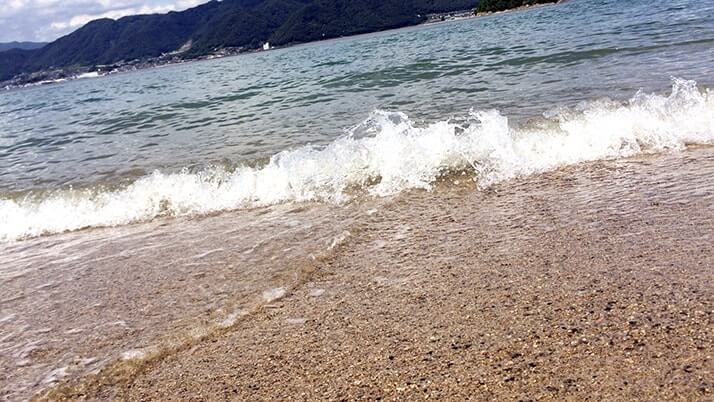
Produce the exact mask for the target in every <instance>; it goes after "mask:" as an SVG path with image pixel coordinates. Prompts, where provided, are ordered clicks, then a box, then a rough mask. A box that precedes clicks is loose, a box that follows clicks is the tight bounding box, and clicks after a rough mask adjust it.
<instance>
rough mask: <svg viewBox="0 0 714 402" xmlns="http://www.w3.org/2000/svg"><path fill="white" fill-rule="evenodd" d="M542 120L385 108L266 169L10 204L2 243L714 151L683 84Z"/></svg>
mask: <svg viewBox="0 0 714 402" xmlns="http://www.w3.org/2000/svg"><path fill="white" fill-rule="evenodd" d="M544 117H545V118H544V119H542V121H540V122H539V123H538V124H532V125H529V126H524V127H520V128H519V127H513V126H512V125H509V122H508V118H507V117H505V116H503V115H502V114H501V113H499V112H498V111H495V110H486V111H472V112H471V113H470V114H469V115H468V116H467V118H465V119H462V120H460V121H458V122H457V121H454V120H447V121H438V122H435V123H432V124H429V125H427V126H423V127H420V126H417V125H416V124H415V123H414V122H412V121H411V120H410V119H409V118H408V117H407V116H406V115H404V114H403V113H395V112H384V111H377V112H375V113H373V115H372V116H370V117H369V118H368V119H367V120H366V121H365V122H364V123H363V124H361V125H360V126H359V127H358V128H357V129H355V131H354V132H353V133H352V134H350V135H347V136H344V137H342V138H339V139H337V140H335V141H334V142H332V143H331V144H329V145H327V146H326V147H322V148H318V147H313V146H306V147H302V148H298V149H294V150H288V151H284V152H280V153H278V154H276V155H274V156H273V157H272V158H271V159H270V161H269V162H268V163H267V164H266V165H265V166H263V167H258V168H251V167H242V168H238V169H236V170H235V171H225V170H223V169H214V170H211V171H206V172H204V173H189V172H182V173H175V174H165V173H161V172H154V173H153V174H151V175H149V176H146V177H144V178H141V179H139V180H137V181H135V182H134V183H133V184H131V185H129V186H128V187H126V188H124V189H121V190H116V191H100V190H95V191H89V190H87V191H78V190H65V191H61V192H55V193H54V194H52V195H49V196H46V197H44V198H43V199H41V200H39V201H37V200H36V199H35V198H30V197H28V198H26V199H24V200H10V199H0V222H2V224H1V225H0V239H1V240H5V241H7V240H14V239H19V238H25V237H32V236H38V235H42V234H48V233H57V232H63V231H69V230H76V229H80V228H84V227H92V226H113V225H121V224H126V223H130V222H137V221H145V220H150V219H152V218H154V217H157V216H161V215H190V214H205V213H210V212H215V211H221V210H230V209H240V208H245V207H256V206H265V205H271V204H276V203H283V202H291V201H322V202H336V203H340V202H344V201H346V200H348V199H349V197H350V196H349V194H353V193H354V192H351V191H349V190H351V189H358V192H363V193H368V194H371V195H375V196H384V195H390V194H395V193H398V192H400V191H403V190H405V189H413V188H422V189H430V188H431V186H432V185H433V183H434V181H435V180H436V179H437V178H439V177H440V176H441V175H443V174H444V173H446V172H453V171H459V170H471V171H475V176H474V177H475V178H476V180H477V181H478V183H479V185H480V186H482V187H487V186H489V185H492V184H494V183H498V182H500V181H503V180H508V179H511V178H515V177H519V176H525V175H529V174H533V173H538V172H543V171H547V170H552V169H555V168H558V167H561V166H566V165H571V164H575V163H580V162H585V161H593V160H599V159H611V158H619V157H627V156H632V155H635V154H640V153H652V152H661V151H666V150H678V149H682V148H684V147H685V145H687V144H711V143H714V99H713V98H712V96H711V95H710V93H709V91H708V90H699V89H698V88H697V87H696V83H694V82H691V81H684V80H678V79H675V80H674V83H673V87H672V92H671V94H670V95H668V96H663V95H657V94H646V93H638V94H636V95H635V96H634V97H633V98H632V99H631V100H629V101H628V102H624V103H623V102H614V101H609V100H599V101H595V102H589V103H583V104H582V105H579V106H578V107H576V108H568V109H558V110H554V111H550V112H548V113H546V114H545V116H544ZM357 132H359V133H360V135H357V134H356V133H357Z"/></svg>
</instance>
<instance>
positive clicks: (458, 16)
mask: <svg viewBox="0 0 714 402" xmlns="http://www.w3.org/2000/svg"><path fill="white" fill-rule="evenodd" d="M562 2H563V0H561V1H559V2H557V3H551V4H536V5H531V6H521V7H516V8H513V9H509V10H504V11H498V12H489V13H479V14H476V13H474V11H473V10H462V11H454V12H448V13H439V14H430V15H428V16H427V19H426V20H425V21H424V22H422V23H420V24H416V25H409V26H404V27H399V28H388V29H384V30H380V31H374V32H368V33H361V34H356V35H348V36H341V37H335V38H328V39H324V40H317V41H312V42H302V43H295V44H287V45H283V46H275V47H271V48H270V50H267V51H272V50H279V49H287V48H291V47H295V46H301V45H309V44H315V43H322V42H325V41H330V40H339V39H343V38H352V37H360V36H363V35H373V34H378V33H382V32H390V31H397V30H402V29H409V28H414V27H420V26H429V25H435V24H442V23H449V22H457V21H464V20H469V19H473V18H480V17H489V16H495V15H501V14H505V13H512V12H518V11H525V10H530V9H535V8H542V7H549V6H554V5H558V4H561V3H562ZM264 51H266V50H262V49H250V50H244V49H234V48H225V49H221V50H219V51H217V52H216V53H212V54H207V55H203V56H199V57H195V58H190V59H184V58H180V57H172V58H169V59H167V60H162V58H164V57H165V56H171V55H165V56H160V57H157V58H148V59H145V60H140V61H129V62H121V63H118V64H121V66H120V67H119V68H115V69H112V70H110V71H104V72H102V71H101V70H96V69H92V68H89V67H81V68H79V69H77V70H76V71H72V72H67V71H64V70H62V69H60V70H53V71H40V72H37V73H33V74H31V75H39V76H44V78H41V79H40V80H38V81H34V80H33V81H27V80H24V81H23V80H18V79H17V78H15V79H13V80H9V81H5V82H0V90H3V91H11V90H17V89H24V88H34V87H38V86H46V85H53V84H58V83H64V82H68V81H76V80H79V79H83V78H85V77H84V76H86V75H87V74H95V73H96V74H97V77H98V78H101V77H106V76H112V75H116V74H124V73H131V72H134V71H142V70H149V69H154V68H159V67H165V66H172V65H181V64H187V63H194V62H201V61H207V60H214V59H222V58H229V57H237V56H245V55H247V54H256V53H261V52H264ZM14 82H16V83H14Z"/></svg>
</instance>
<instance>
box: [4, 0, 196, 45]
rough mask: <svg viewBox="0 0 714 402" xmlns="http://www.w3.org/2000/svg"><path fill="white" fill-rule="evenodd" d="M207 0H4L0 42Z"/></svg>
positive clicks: (52, 35)
mask: <svg viewBox="0 0 714 402" xmlns="http://www.w3.org/2000/svg"><path fill="white" fill-rule="evenodd" d="M206 1H208V0H0V27H2V29H0V42H7V41H13V40H33V41H51V40H54V39H56V38H58V37H60V36H62V35H65V34H67V33H69V32H71V31H74V30H75V29H77V28H79V27H81V26H83V25H84V24H86V23H87V22H89V21H92V20H95V19H98V18H112V19H118V18H121V17H125V16H127V15H135V14H154V13H166V12H169V11H179V10H184V9H186V8H190V7H194V6H197V5H199V4H201V3H205V2H206ZM3 3H4V4H3Z"/></svg>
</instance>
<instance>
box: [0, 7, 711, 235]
mask: <svg viewBox="0 0 714 402" xmlns="http://www.w3.org/2000/svg"><path fill="white" fill-rule="evenodd" d="M712 7H714V6H712V4H711V3H710V2H699V1H692V0H678V1H674V2H666V3H662V2H654V3H653V2H646V1H640V0H637V1H628V2H625V3H623V2H617V1H614V0H613V1H607V0H597V1H585V0H576V1H570V2H567V3H565V4H562V5H559V6H557V7H543V8H539V9H533V10H528V11H524V12H516V13H510V14H504V15H496V16H490V17H485V18H476V19H469V20H464V21H458V22H453V23H445V24H435V25H429V26H419V27H414V28H409V29H404V30H397V31H390V32H384V33H377V34H371V35H365V36H358V37H351V38H344V39H339V40H332V41H326V42H320V43H312V44H307V45H303V46H297V47H293V48H287V49H279V50H275V51H271V52H262V53H255V54H250V55H245V56H240V57H233V58H228V59H221V60H211V61H205V62H199V63H189V64H185V65H179V66H169V67H162V68H157V69H152V70H145V71H139V72H134V73H128V74H120V75H115V76H111V77H104V78H97V79H84V80H79V81H75V82H70V83H63V84H60V85H50V86H46V87H39V88H31V89H24V90H13V91H9V92H7V91H6V92H3V93H0V197H2V198H5V201H2V198H0V217H7V216H17V215H18V214H19V215H24V216H25V217H23V218H22V220H23V221H29V220H33V219H34V220H39V221H41V223H35V224H32V225H30V226H31V227H28V225H23V223H22V222H20V223H12V224H9V226H13V227H12V228H10V229H9V230H8V228H3V230H2V231H0V237H4V238H6V239H12V238H18V237H24V236H35V235H38V234H42V233H52V232H57V231H63V230H72V229H76V228H79V227H84V226H102V225H117V224H125V223H128V222H132V221H137V220H147V219H151V218H153V217H155V216H157V215H160V214H161V213H162V212H165V210H166V209H168V210H169V211H168V212H170V213H172V214H194V213H206V212H212V211H216V210H226V209H235V208H242V207H246V206H255V205H256V204H260V205H263V204H272V203H275V202H284V201H290V200H294V199H314V200H325V199H341V198H343V197H342V193H343V188H345V187H354V186H362V185H364V184H365V183H371V182H374V181H378V180H380V179H384V176H385V175H389V174H390V173H391V171H393V170H395V169H400V170H401V172H399V175H400V180H401V181H403V182H404V183H402V184H400V185H396V186H391V187H393V188H390V190H389V191H390V192H396V191H401V190H403V189H405V188H411V187H414V186H415V185H414V184H415V183H416V186H417V187H418V186H422V187H423V183H422V182H428V181H429V180H431V179H432V177H431V176H433V175H434V173H433V172H430V173H428V174H427V175H426V177H425V176H424V175H423V172H411V171H410V169H411V168H412V165H422V164H426V165H433V166H431V170H432V171H441V170H448V169H456V170H458V169H460V168H462V167H463V166H460V165H463V164H466V165H467V166H468V165H471V166H474V165H480V164H481V163H482V158H483V157H484V155H482V153H476V154H472V153H469V149H468V147H467V148H465V149H460V148H459V149H457V151H458V152H457V153H462V154H466V155H465V156H466V157H465V158H462V159H468V160H467V161H454V160H442V159H440V157H439V156H438V155H436V156H435V155H430V154H428V153H427V154H425V155H413V154H408V153H409V152H412V153H413V152H415V151H414V150H413V149H412V148H413V147H409V146H405V147H403V152H402V153H395V154H394V155H390V156H391V160H389V161H386V160H376V161H375V159H380V158H381V156H380V155H377V156H376V157H373V155H370V154H367V155H366V156H365V153H368V152H369V151H363V150H360V149H357V150H354V149H348V150H345V151H344V152H341V150H336V151H337V152H340V153H339V154H337V155H335V154H329V155H324V154H323V158H324V159H326V160H320V157H319V156H318V157H315V158H313V157H312V150H313V148H306V145H308V144H312V145H315V146H317V148H318V149H321V148H322V147H325V146H329V144H332V146H333V147H334V146H335V145H334V144H335V142H334V141H335V140H336V139H338V138H344V136H345V135H351V136H353V137H355V138H360V137H364V136H368V137H374V136H376V135H377V134H378V133H379V132H380V131H385V130H388V129H390V127H389V126H387V127H385V124H386V123H385V122H383V121H379V120H380V116H384V115H385V114H386V113H392V115H391V116H392V117H391V118H390V119H391V121H392V123H394V122H395V120H398V121H397V122H396V123H399V122H404V121H408V123H409V124H410V125H413V126H414V127H417V128H424V127H429V126H430V125H442V126H443V127H439V128H437V130H438V131H439V133H438V135H432V136H431V138H430V139H427V140H425V141H424V142H429V141H432V142H434V141H441V140H442V138H441V137H443V136H459V135H460V133H461V132H460V129H461V127H462V126H463V127H466V129H467V131H468V128H469V127H476V126H479V125H481V126H483V127H482V129H481V130H479V129H478V127H477V128H476V129H473V130H471V131H468V132H467V134H468V135H465V136H464V137H469V136H470V137H472V139H473V141H475V142H479V143H481V142H483V141H488V140H487V139H483V141H482V138H481V137H484V136H488V135H494V134H492V133H483V132H482V131H489V132H490V131H492V129H495V130H498V131H500V132H505V135H506V136H511V137H514V136H520V135H521V134H522V133H523V135H525V134H527V133H528V132H531V131H535V135H534V137H533V138H534V139H533V140H532V141H539V140H540V138H542V137H543V136H554V135H557V134H558V131H559V130H560V129H562V128H563V121H566V122H570V123H568V124H570V125H571V126H572V125H577V124H579V122H580V121H582V120H583V119H586V120H587V119H589V117H590V116H588V113H589V114H590V115H592V114H596V113H601V114H606V113H608V111H611V110H612V109H614V108H615V105H613V104H609V103H607V102H602V101H601V100H602V99H603V98H609V99H614V100H616V101H618V102H626V101H627V100H629V99H631V98H632V97H634V96H636V93H637V91H638V90H642V91H644V92H645V93H657V94H660V95H666V94H667V93H668V92H669V91H671V88H672V83H671V77H680V78H682V79H687V80H692V81H695V82H697V83H698V85H699V87H700V89H702V88H706V87H708V86H710V84H711V83H712V80H711V60H712V59H713V58H714V17H713V16H714V9H713V8H712ZM690 95H691V90H690ZM702 96H704V95H702ZM684 98H685V97H681V98H680V100H682V99H684ZM581 102H589V103H588V104H587V105H586V106H583V105H582V104H581ZM677 102H679V100H678V101H677ZM704 103H706V105H704V106H703V107H700V108H699V109H696V110H695V109H693V108H692V107H691V106H692V105H686V104H685V105H680V104H676V105H674V104H672V105H667V106H666V107H667V108H668V110H665V111H661V110H655V111H653V113H656V114H661V113H662V112H664V113H668V112H669V113H671V115H670V116H666V115H665V116H657V117H659V118H661V120H662V121H660V122H658V123H663V124H665V125H667V126H668V129H669V130H670V131H673V132H674V131H682V132H683V134H682V135H683V136H684V138H674V139H672V138H670V139H667V141H668V142H669V145H672V143H673V142H689V141H693V142H699V141H703V142H709V141H711V137H710V135H711V130H709V129H710V127H711V125H712V122H711V121H712V117H711V116H712V113H713V112H712V106H711V103H710V101H704ZM625 106H626V107H627V106H628V105H627V104H625ZM649 108H650V109H656V108H657V105H654V104H651V105H650V107H649ZM375 110H379V111H382V112H378V113H376V114H375ZM470 110H473V111H475V112H477V113H470V112H469V111H470ZM490 110H498V112H499V115H498V116H496V115H494V114H493V113H491V112H488V111H490ZM478 111H483V112H478ZM692 114H696V115H702V114H703V115H702V116H699V119H700V125H699V126H698V127H691V126H690V125H686V124H685V125H683V124H684V122H686V121H687V120H688V119H689V116H690V115H692ZM406 116H408V117H409V119H408V120H407V118H406ZM501 116H503V117H505V118H507V120H505V119H503V118H502V117H501ZM617 117H618V116H609V120H608V121H600V120H595V119H590V120H593V121H591V123H592V124H591V125H590V126H588V127H585V128H584V130H585V131H584V132H578V133H577V134H578V135H579V136H580V137H584V138H586V140H587V139H589V138H593V137H594V136H595V134H594V133H593V131H596V130H597V128H598V127H603V126H606V127H608V128H610V127H612V125H611V124H610V123H611V122H610V120H613V119H614V118H617ZM620 117H621V118H622V119H621V120H620V121H619V122H617V124H619V126H617V127H613V128H617V129H625V130H627V129H628V128H630V129H631V131H634V133H625V134H622V135H623V136H627V135H628V134H631V135H629V136H630V137H637V136H638V135H639V132H640V131H650V132H646V133H644V136H645V137H648V138H645V139H644V140H642V139H640V138H635V139H634V140H635V141H644V142H645V143H647V144H648V145H651V144H650V141H649V137H652V136H653V133H652V131H656V130H659V128H658V127H654V128H652V127H643V126H642V124H641V123H642V121H644V120H648V119H650V118H652V117H653V116H651V115H648V114H647V113H646V112H645V113H634V112H633V113H630V115H626V116H620ZM657 117H655V118H657ZM604 118H608V116H605V117H604ZM447 122H448V124H447ZM454 126H458V128H454ZM524 127H525V129H524ZM565 129H566V130H567V128H565ZM576 129H577V128H576ZM474 131H475V132H474ZM508 131H510V132H508ZM524 131H525V133H524ZM702 131H704V132H702ZM618 134H619V133H618ZM618 134H616V135H618ZM655 134H658V133H655ZM691 134H696V136H695V137H696V138H693V136H692V135H691ZM427 137H428V136H427ZM631 140H632V139H631V138H625V139H623V138H613V139H612V143H610V144H608V145H609V146H610V147H617V146H618V143H619V142H628V141H631ZM385 141H386V140H385ZM385 141H382V142H379V143H378V144H375V146H376V147H378V148H379V149H388V148H389V147H390V146H391V143H389V142H388V141H387V142H385ZM395 141H396V140H395ZM503 141H506V142H507V138H502V139H498V142H497V143H496V144H493V148H494V151H495V152H501V151H502V150H501V149H500V148H499V147H500V146H506V147H507V146H508V144H507V143H506V144H502V143H501V142H503ZM525 141H528V140H525ZM425 145H426V146H430V145H429V144H425ZM576 145H577V144H576ZM660 145H661V144H656V145H655V146H653V148H655V149H656V148H658V147H660ZM338 146H339V145H338ZM456 146H457V147H464V146H465V145H462V144H456ZM585 146H587V144H585ZM358 148H359V147H358ZM288 149H293V150H298V152H297V153H293V154H291V157H290V158H282V160H281V162H282V165H283V166H282V169H283V170H284V171H278V172H276V174H278V175H279V177H275V175H272V174H270V173H271V172H265V171H261V170H256V169H248V167H255V166H258V167H261V166H264V165H265V164H266V163H267V162H268V159H269V158H270V157H271V156H275V155H276V154H277V153H279V152H281V151H284V150H288ZM507 151H508V150H506V152H507ZM567 152H570V153H573V154H578V153H581V152H582V153H591V154H592V153H593V152H591V150H590V149H582V150H581V149H579V148H577V147H576V148H571V149H568V150H567ZM612 156H617V155H613V154H612V152H609V151H607V150H600V151H599V153H596V154H592V155H590V156H589V157H590V158H596V159H597V158H607V157H612ZM364 158H368V159H370V160H369V161H363V160H360V161H358V162H357V163H356V165H355V166H347V167H346V168H344V169H343V171H340V172H337V173H334V172H331V171H332V170H333V169H334V168H335V165H339V164H340V163H343V164H347V163H355V159H364ZM415 158H416V159H415ZM286 159H290V160H287V161H286ZM382 159H383V158H382ZM451 159H453V158H451ZM335 160H337V161H340V162H337V163H332V161H335ZM464 162H466V163H464ZM572 162H577V160H561V161H558V164H559V165H562V164H568V163H572ZM517 163H519V164H521V166H518V167H515V170H519V171H523V172H528V171H531V170H539V169H538V168H535V169H534V168H533V167H532V166H530V165H529V164H530V163H531V161H530V160H522V161H518V162H517ZM311 164H312V165H311ZM535 164H536V165H538V163H535ZM296 165H299V166H296ZM243 170H248V172H247V173H245V174H239V175H238V176H241V177H240V178H236V177H233V176H231V174H232V173H234V172H236V171H239V172H240V171H243ZM278 170H280V169H278ZM179 172H184V173H185V174H186V175H188V177H179V176H166V175H170V174H176V173H179ZM261 172H262V173H261ZM325 175H328V176H330V177H325ZM227 176H228V177H227ZM142 180H143V181H144V182H148V183H147V185H148V186H150V187H151V188H152V189H154V190H153V191H146V190H144V189H141V188H130V189H129V192H130V193H131V194H127V193H125V194H123V196H119V197H114V196H113V194H111V193H112V192H115V191H121V190H125V189H126V188H127V186H131V185H132V184H133V183H137V181H138V182H142ZM255 180H263V183H264V184H265V185H266V186H270V188H267V189H266V188H259V187H256V184H255V183H254V181H255ZM227 181H228V182H232V184H233V186H232V187H231V188H230V189H222V190H220V191H218V194H215V192H214V193H212V196H211V199H205V197H204V198H202V197H201V193H203V192H204V191H206V190H205V189H204V187H209V188H211V187H216V185H217V184H216V182H220V183H224V182H227ZM286 182H290V183H289V184H290V186H291V189H292V193H291V194H286V191H285V186H286V184H285V183H286ZM68 186H72V187H73V188H74V191H68ZM139 187H141V185H139ZM273 187H274V188H273ZM325 187H327V188H325ZM172 188H173V189H177V188H178V189H181V191H182V192H183V193H189V194H190V195H189V196H188V198H189V199H188V200H182V199H177V198H180V197H178V196H177V195H176V194H174V193H173V192H172V191H171V189H172ZM207 191H209V192H210V189H209V190H207ZM107 194H109V195H107ZM216 198H218V199H220V200H221V201H220V202H215V199H216ZM7 200H13V201H14V202H6V201H7ZM174 204H179V205H174ZM187 204H188V205H187ZM87 208H89V209H87ZM106 209H111V210H114V211H121V212H118V213H116V214H107V213H106ZM87 215H90V216H87ZM57 216H63V217H66V218H67V221H68V222H65V221H62V220H61V219H59V220H58V219H56V217H57ZM6 226H8V225H6Z"/></svg>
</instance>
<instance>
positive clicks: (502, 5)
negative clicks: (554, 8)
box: [476, 0, 558, 13]
mask: <svg viewBox="0 0 714 402" xmlns="http://www.w3.org/2000/svg"><path fill="white" fill-rule="evenodd" d="M557 2H558V0H482V1H481V2H480V4H479V6H478V8H477V9H476V11H477V12H479V13H487V12H496V11H504V10H510V9H512V8H518V7H523V6H532V5H536V4H546V3H557Z"/></svg>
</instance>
